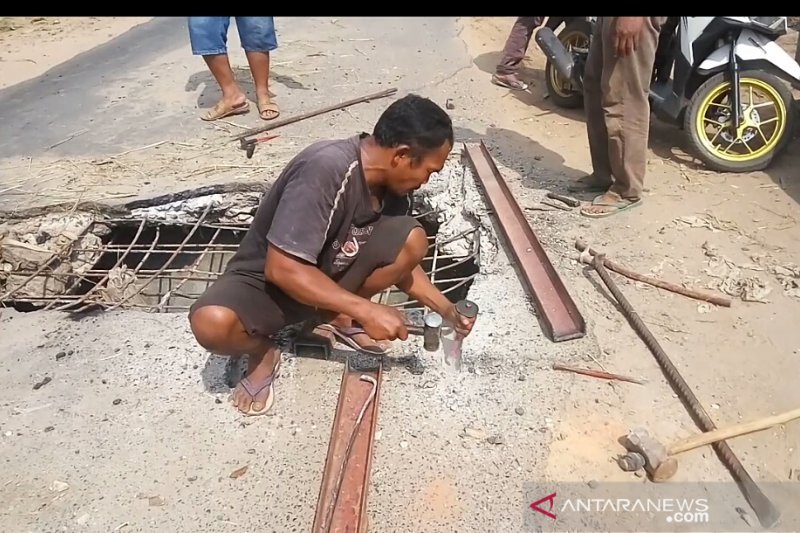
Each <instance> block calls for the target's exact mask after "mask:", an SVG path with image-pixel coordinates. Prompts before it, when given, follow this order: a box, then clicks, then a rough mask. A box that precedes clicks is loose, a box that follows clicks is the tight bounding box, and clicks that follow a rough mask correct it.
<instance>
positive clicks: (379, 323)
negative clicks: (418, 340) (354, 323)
mask: <svg viewBox="0 0 800 533" xmlns="http://www.w3.org/2000/svg"><path fill="white" fill-rule="evenodd" d="M359 315H361V316H357V317H354V318H355V319H356V320H358V322H359V323H360V324H361V327H363V328H364V332H365V333H366V334H367V335H368V336H369V337H370V338H371V339H373V340H376V341H393V340H396V339H400V340H402V341H404V340H406V339H408V328H406V321H405V315H404V314H403V313H401V312H400V311H399V310H397V309H395V308H394V307H389V306H388V305H381V304H375V303H372V304H370V305H369V306H367V307H365V311H364V312H363V313H359Z"/></svg>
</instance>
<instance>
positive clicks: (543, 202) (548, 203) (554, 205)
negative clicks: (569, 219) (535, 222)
mask: <svg viewBox="0 0 800 533" xmlns="http://www.w3.org/2000/svg"><path fill="white" fill-rule="evenodd" d="M539 203H540V204H542V205H546V206H547V207H555V208H556V209H560V210H562V211H572V208H571V207H567V206H566V205H561V204H557V203H556V202H550V201H548V200H542V201H541V202H539Z"/></svg>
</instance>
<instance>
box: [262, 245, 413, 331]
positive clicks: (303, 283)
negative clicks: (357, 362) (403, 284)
mask: <svg viewBox="0 0 800 533" xmlns="http://www.w3.org/2000/svg"><path fill="white" fill-rule="evenodd" d="M264 275H265V277H266V279H267V281H269V282H270V283H273V284H275V285H276V286H278V287H280V288H281V289H282V290H283V291H284V292H285V293H286V294H288V295H289V296H290V297H291V298H293V299H294V300H296V301H298V302H300V303H302V304H305V305H308V306H311V307H317V308H320V309H326V310H328V311H333V312H335V313H339V314H344V315H347V316H349V317H351V318H353V319H355V320H357V321H358V322H359V323H361V325H362V326H363V327H364V330H365V331H366V332H367V334H368V335H369V336H370V337H372V338H373V339H375V340H385V339H389V340H394V339H397V338H399V339H401V340H405V339H406V338H408V331H407V329H406V327H405V321H404V320H403V317H402V315H401V314H400V313H399V312H398V311H397V310H396V309H393V308H390V307H387V306H383V305H378V304H375V303H373V302H371V301H370V300H367V299H366V298H362V297H361V296H358V295H357V294H353V293H352V292H349V291H347V290H345V289H343V288H341V287H340V286H339V285H337V284H336V282H334V281H333V280H332V279H331V278H329V277H328V276H326V275H325V274H324V273H323V272H322V271H321V270H319V269H318V268H317V267H316V266H314V265H310V264H308V263H305V262H302V261H300V260H298V259H296V258H295V257H293V256H291V255H289V254H287V253H285V252H283V251H282V250H280V249H279V248H277V247H275V246H269V247H268V248H267V261H266V264H265V265H264Z"/></svg>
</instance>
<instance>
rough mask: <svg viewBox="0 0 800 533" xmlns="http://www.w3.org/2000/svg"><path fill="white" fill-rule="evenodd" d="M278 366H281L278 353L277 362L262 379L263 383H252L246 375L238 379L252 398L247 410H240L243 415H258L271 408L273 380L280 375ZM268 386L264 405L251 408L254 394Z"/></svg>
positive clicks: (254, 399)
mask: <svg viewBox="0 0 800 533" xmlns="http://www.w3.org/2000/svg"><path fill="white" fill-rule="evenodd" d="M280 367H281V359H280V354H278V362H277V363H275V368H274V369H273V370H272V375H271V376H270V377H268V378H267V379H266V380H264V383H262V384H261V385H254V384H253V383H252V382H251V381H250V380H249V379H248V378H247V377H244V378H242V379H241V381H239V385H241V386H242V388H243V389H244V391H245V392H246V393H247V394H249V395H250V398H252V402H251V404H250V408H249V409H248V410H247V411H241V410H240V412H241V413H242V414H243V415H245V416H260V415H263V414H265V413H266V412H267V411H269V410H270V409H271V408H272V405H273V404H274V403H275V389H274V387H273V383H274V381H275V380H276V379H277V378H278V377H279V376H280ZM267 387H269V394H267V397H266V399H265V400H264V407H263V408H261V409H258V410H254V409H253V404H254V403H256V396H258V395H259V394H261V392H262V391H263V390H264V389H266V388H267Z"/></svg>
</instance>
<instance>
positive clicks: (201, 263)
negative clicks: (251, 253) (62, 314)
mask: <svg viewBox="0 0 800 533" xmlns="http://www.w3.org/2000/svg"><path fill="white" fill-rule="evenodd" d="M103 225H104V226H106V227H109V228H110V231H108V232H107V234H106V235H103V236H102V237H100V238H99V239H94V240H93V242H90V243H87V242H86V241H84V242H82V243H78V244H77V245H76V246H74V247H73V248H72V252H71V257H72V258H74V257H76V256H77V255H79V254H83V255H84V257H92V258H96V261H94V262H93V263H92V264H91V265H90V267H89V268H72V269H70V271H67V270H66V269H63V271H61V272H60V271H59V267H60V266H61V265H62V264H63V263H64V261H58V260H57V261H55V263H58V264H57V265H55V267H54V268H52V269H51V268H45V269H44V270H42V272H38V273H37V271H35V270H34V271H30V270H22V271H19V272H17V273H15V276H14V277H17V278H19V277H20V276H27V277H30V276H33V277H32V278H31V279H30V280H29V281H27V283H25V284H24V286H22V287H21V288H20V289H19V290H18V291H16V293H15V294H14V295H12V297H11V298H10V299H9V301H6V302H4V303H6V304H7V303H11V304H13V305H14V307H16V308H17V309H18V310H21V311H32V310H36V309H63V310H69V311H78V310H85V309H89V308H92V307H94V306H95V305H101V306H103V307H105V308H113V307H116V306H119V307H124V308H137V309H145V310H148V311H157V312H184V311H187V310H188V309H189V306H190V305H191V304H192V302H194V301H195V300H196V299H197V298H198V297H199V296H200V295H201V294H202V293H203V292H204V291H205V290H206V288H207V287H208V286H209V285H210V284H211V282H213V281H214V280H215V279H216V278H217V277H218V276H219V275H220V274H221V273H222V272H223V271H224V269H225V266H226V265H227V263H228V260H230V258H231V256H232V255H233V254H234V253H235V252H236V249H237V247H238V245H239V242H240V241H241V239H242V238H243V237H244V234H245V232H246V231H247V225H245V224H214V223H203V224H193V223H177V224H170V223H164V222H156V221H147V220H135V219H134V220H116V221H113V222H111V223H109V222H103ZM90 232H91V230H90ZM87 266H89V265H87ZM37 270H38V269H37ZM27 277H26V278H25V279H27ZM25 279H23V280H22V281H23V282H24V281H25Z"/></svg>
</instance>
